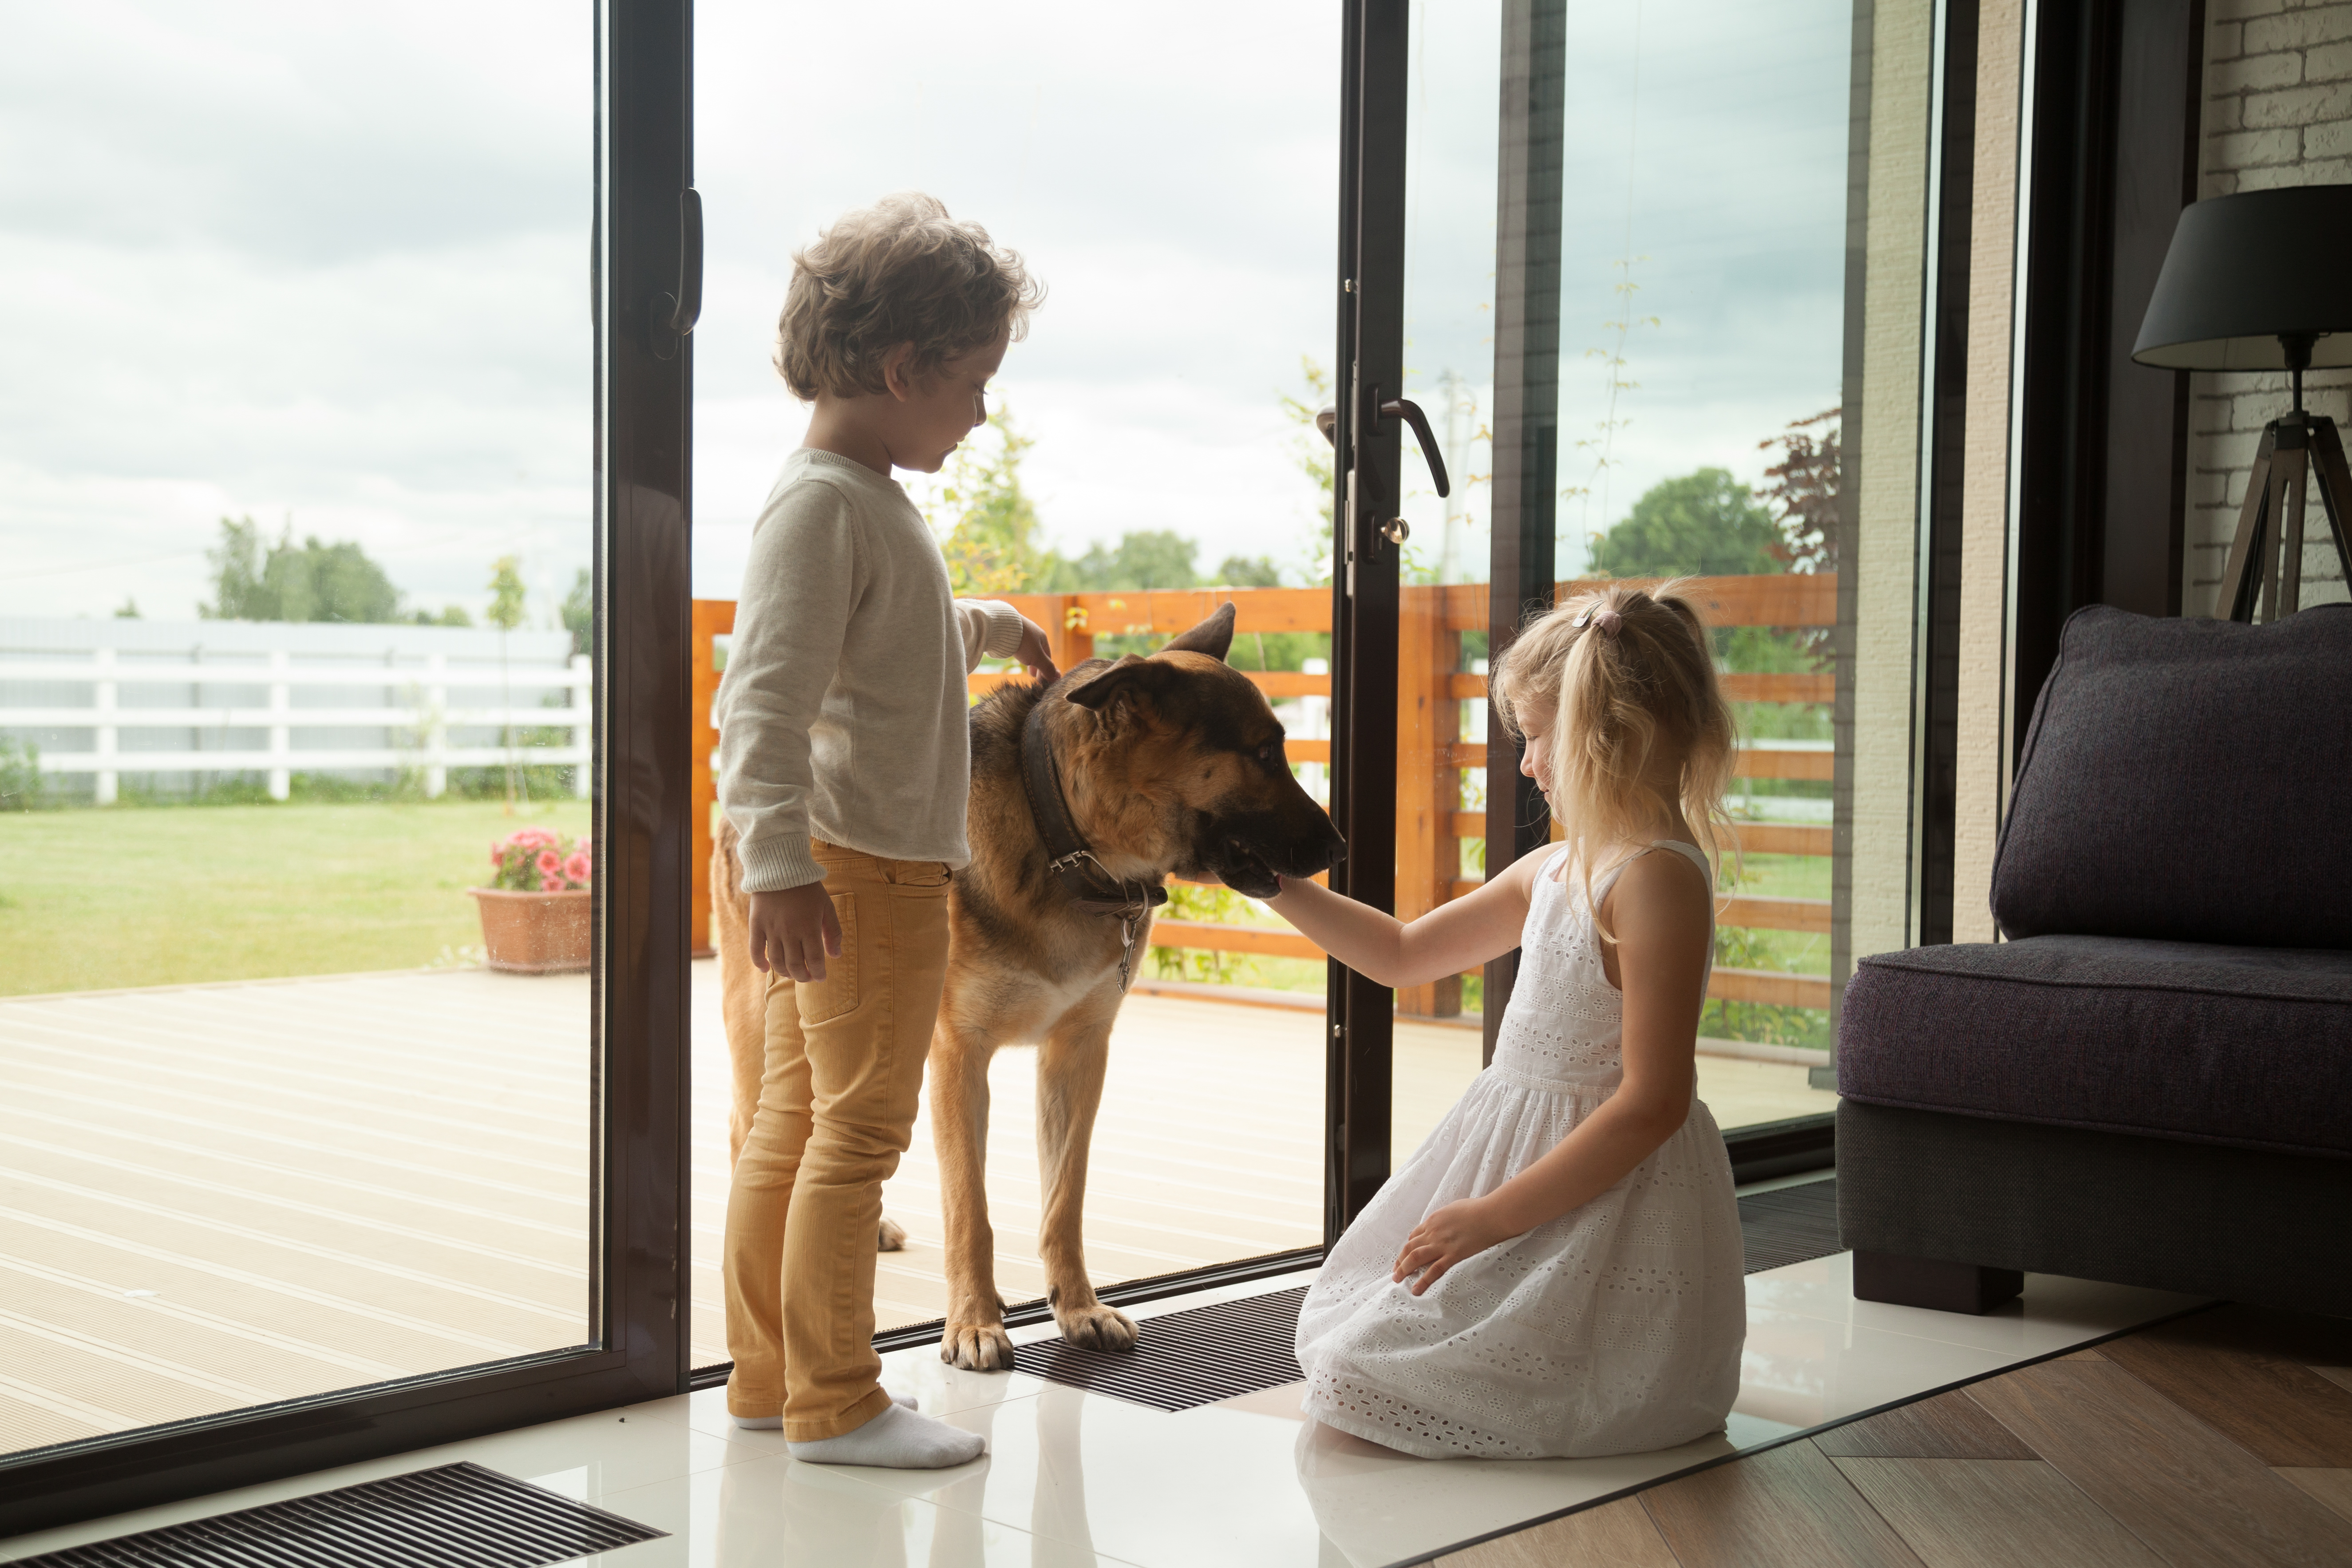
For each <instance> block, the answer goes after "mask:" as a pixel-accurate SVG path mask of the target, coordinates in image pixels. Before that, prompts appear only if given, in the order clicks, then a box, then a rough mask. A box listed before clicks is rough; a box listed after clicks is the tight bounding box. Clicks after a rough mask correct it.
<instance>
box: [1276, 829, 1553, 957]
mask: <svg viewBox="0 0 2352 1568" xmlns="http://www.w3.org/2000/svg"><path fill="white" fill-rule="evenodd" d="M1548 858H1549V851H1547V852H1546V853H1544V854H1538V855H1528V856H1522V857H1521V858H1519V859H1517V860H1515V861H1513V862H1512V863H1511V865H1510V867H1509V868H1508V869H1507V870H1505V871H1504V873H1503V874H1502V875H1501V876H1499V877H1496V878H1494V879H1491V880H1489V881H1488V882H1487V883H1486V886H1484V887H1482V888H1480V889H1478V890H1477V891H1476V892H1475V893H1472V894H1470V895H1468V896H1467V897H1465V898H1459V899H1455V900H1454V901H1453V902H1451V903H1447V904H1441V905H1439V906H1438V907H1437V908H1436V909H1434V910H1431V911H1430V912H1429V913H1427V914H1425V915H1423V916H1422V917H1421V918H1420V919H1419V920H1417V921H1413V922H1412V924H1411V925H1406V924H1404V923H1402V921H1399V920H1398V919H1397V918H1396V917H1395V916H1394V915H1386V914H1382V913H1381V911H1380V910H1376V909H1373V908H1372V907H1371V906H1370V905H1369V904H1360V903H1358V902H1356V900H1353V899H1350V898H1346V897H1343V896H1341V895H1340V894H1338V893H1335V892H1333V891H1331V889H1328V888H1323V887H1318V886H1317V885H1316V884H1315V883H1313V882H1310V881H1307V880H1305V879H1300V878H1291V877H1285V878H1283V879H1282V890H1281V891H1280V892H1278V893H1276V895H1275V896H1274V897H1273V898H1271V899H1268V900H1266V906H1267V907H1268V908H1269V909H1271V910H1274V912H1275V913H1276V914H1278V915H1280V916H1281V917H1282V918H1283V919H1284V920H1286V921H1289V922H1290V923H1291V924H1292V925H1295V926H1297V928H1298V929H1299V930H1300V931H1304V932H1306V933H1307V935H1308V936H1310V937H1312V938H1313V939H1314V940H1315V945H1316V946H1318V947H1319V948H1321V949H1322V950H1323V951H1324V952H1328V953H1329V954H1330V955H1331V956H1332V957H1334V958H1336V959H1338V960H1339V962H1340V963H1344V964H1346V965H1347V966H1348V967H1349V968H1350V969H1352V970H1354V971H1355V972H1356V973H1359V974H1360V975H1362V976H1363V977H1364V978H1365V979H1367V980H1370V981H1371V982H1372V983H1373V984H1376V985H1420V984H1425V983H1426V982H1429V981H1432V980H1442V979H1444V977H1445V976H1446V975H1449V974H1459V973H1462V972H1463V971H1464V970H1465V969H1475V968H1477V967H1478V965H1480V964H1482V963H1486V961H1487V960H1488V959H1490V958H1493V957H1495V956H1496V954H1498V953H1505V952H1510V951H1511V949H1513V948H1515V947H1517V946H1518V945H1519V932H1520V931H1521V930H1522V929H1524V928H1525V927H1526V925H1527V923H1528V898H1529V896H1530V893H1531V890H1532V879H1533V878H1534V875H1535V873H1536V871H1537V869H1538V868H1539V867H1541V865H1542V864H1543V862H1544V861H1545V860H1546V859H1548Z"/></svg>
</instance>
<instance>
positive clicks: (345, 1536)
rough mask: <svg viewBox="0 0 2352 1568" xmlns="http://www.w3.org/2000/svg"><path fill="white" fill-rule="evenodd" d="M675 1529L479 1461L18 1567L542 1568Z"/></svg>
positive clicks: (192, 1523) (76, 1548)
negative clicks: (534, 1483) (647, 1523)
mask: <svg viewBox="0 0 2352 1568" xmlns="http://www.w3.org/2000/svg"><path fill="white" fill-rule="evenodd" d="M664 1533H665V1532H664V1531H658V1530H649V1529H647V1528H646V1526H644V1525H642V1524H638V1523H636V1522H635V1521H631V1520H626V1519H623V1518H621V1517H620V1516H619V1515H617V1514H610V1513H606V1512H604V1510H602V1509H593V1508H590V1507H588V1506H586V1505H585V1504H583V1503H576V1502H573V1501H572V1500H571V1499H569V1498H565V1497H559V1496H557V1495H556V1494H555V1493H553V1492H551V1491H547V1490H545V1489H541V1488H539V1487H534V1486H530V1485H529V1484H527V1483H525V1482H522V1481H519V1480H516V1479H514V1478H513V1477H511V1476H502V1475H500V1474H499V1472H498V1471H496V1470H490V1469H485V1468H482V1467H481V1466H479V1465H443V1466H440V1467H438V1468H434V1469H430V1470H417V1471H415V1472H413V1473H411V1474H409V1475H404V1476H392V1477H389V1478H387V1479H383V1480H380V1481H368V1482H365V1483H363V1484H362V1485H359V1486H355V1487H343V1488H341V1489H337V1490H335V1491H331V1492H319V1493H316V1494H314V1495H312V1496H310V1497H300V1498H289V1499H288V1500H286V1501H284V1502H273V1503H268V1504H265V1505H264V1506H262V1507H260V1508H248V1509H244V1510H240V1511H238V1512H236V1513H224V1514H217V1515H215V1516H214V1517H213V1518H211V1519H197V1520H191V1521H188V1522H187V1523H185V1524H174V1525H171V1526H169V1527H167V1528H165V1529H163V1530H150V1531H142V1532H141V1533H140V1534H137V1535H124V1536H118V1537H116V1538H115V1539H114V1540H112V1541H100V1542H94V1543H92V1544H90V1545H89V1546H74V1547H68V1548H67V1549H66V1550H64V1551H62V1552H47V1553H45V1554H44V1555H42V1556H39V1557H27V1558H24V1559H22V1560H21V1561H20V1562H19V1563H16V1568H131V1565H133V1564H137V1565H138V1568H181V1565H183V1564H185V1565H186V1568H198V1565H201V1568H541V1565H542V1564H545V1563H567V1562H570V1561H571V1560H572V1559H573V1558H575V1557H585V1556H587V1555H589V1554H590V1553H591V1552H610V1551H613V1550H614V1549H615V1548H617V1547H622V1546H631V1545H635V1543H636V1542H640V1541H655V1540H658V1539H659V1538H660V1537H661V1536H662V1535H663V1534H664Z"/></svg>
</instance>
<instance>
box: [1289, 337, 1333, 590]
mask: <svg viewBox="0 0 2352 1568" xmlns="http://www.w3.org/2000/svg"><path fill="white" fill-rule="evenodd" d="M1298 370H1299V374H1300V377H1301V378H1302V379H1303V380H1304V381H1305V382H1306V383H1307V395H1306V396H1304V397H1294V396H1292V395H1290V394H1289V393H1283V394H1281V395H1280V396H1281V399H1282V412H1283V415H1284V416H1285V417H1286V418H1287V419H1289V421H1290V422H1291V423H1292V424H1293V425H1295V426H1297V431H1296V432H1295V433H1294V434H1293V436H1292V437H1291V454H1290V455H1291V458H1292V460H1293V461H1295V462H1296V463H1297V465H1298V471H1299V472H1300V473H1302V474H1305V475H1306V476H1307V479H1308V480H1309V481H1310V482H1311V483H1312V484H1313V485H1314V486H1315V491H1316V495H1317V497H1318V500H1317V502H1316V510H1317V512H1318V515H1319V516H1320V517H1321V518H1322V520H1323V521H1322V526H1321V527H1319V528H1310V529H1308V530H1307V534H1306V536H1305V537H1304V538H1303V539H1301V540H1300V542H1299V559H1300V564H1301V566H1302V567H1303V569H1304V571H1305V573H1306V578H1307V582H1309V583H1311V584H1316V585H1318V586H1328V585H1329V584H1330V581H1331V557H1332V553H1333V551H1332V531H1331V516H1332V505H1333V497H1334V496H1335V495H1336V494H1337V490H1338V482H1339V475H1338V474H1337V472H1336V471H1335V470H1334V468H1333V462H1334V458H1335V456H1336V454H1335V452H1334V450H1333V447H1332V444H1331V441H1330V438H1329V437H1327V436H1325V435H1324V434H1323V432H1322V431H1320V430H1318V429H1317V428H1316V427H1315V416H1316V415H1317V414H1318V412H1319V411H1320V410H1322V409H1323V408H1324V407H1326V406H1327V405H1329V404H1330V403H1331V374H1330V372H1328V371H1327V370H1325V369H1324V368H1323V367H1322V366H1321V365H1319V364H1317V363H1315V360H1314V357H1313V356H1312V355H1309V354H1301V355H1299V356H1298Z"/></svg>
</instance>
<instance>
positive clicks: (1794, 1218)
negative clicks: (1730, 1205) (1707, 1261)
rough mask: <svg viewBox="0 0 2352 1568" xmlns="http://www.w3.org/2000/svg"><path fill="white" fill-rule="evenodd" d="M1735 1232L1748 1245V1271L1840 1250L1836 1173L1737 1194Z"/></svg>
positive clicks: (1778, 1266)
mask: <svg viewBox="0 0 2352 1568" xmlns="http://www.w3.org/2000/svg"><path fill="white" fill-rule="evenodd" d="M1739 1234H1740V1237H1741V1239H1743V1240H1744V1241H1746V1242H1747V1244H1748V1273H1750V1274H1755V1273H1759V1272H1761V1271H1762V1270H1764V1269H1767V1268H1783V1267H1785V1266H1787V1265H1789V1264H1791V1263H1805V1262H1810V1261H1811V1259H1813V1258H1827V1257H1829V1256H1830V1255H1831V1254H1832V1253H1836V1252H1843V1251H1844V1250H1845V1248H1844V1247H1841V1246H1839V1245H1838V1223H1837V1178H1836V1177H1835V1176H1831V1177H1829V1178H1827V1179H1826V1180H1823V1181H1819V1182H1801V1183H1800V1184H1797V1185H1796V1186H1793V1187H1776V1188H1774V1189H1773V1190H1772V1191H1770V1192H1769V1193H1754V1194H1749V1195H1748V1196H1747V1197H1744V1198H1742V1199H1740V1200H1739Z"/></svg>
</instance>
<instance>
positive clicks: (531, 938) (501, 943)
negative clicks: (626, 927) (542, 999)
mask: <svg viewBox="0 0 2352 1568" xmlns="http://www.w3.org/2000/svg"><path fill="white" fill-rule="evenodd" d="M467 892H469V893H471V894H473V895H474V902H475V904H476V905H477V906H478V907H479V909H480V910H481V911H482V945H483V946H485V947H487V948H488V949H489V952H490V967H491V968H492V969H504V970H509V971H511V972H513V973H518V974H559V973H567V972H570V971H574V970H582V969H585V968H587V967H588V904H589V899H590V896H591V895H590V894H589V891H588V889H585V888H583V889H579V890H578V891H577V892H571V893H510V892H509V891H507V890H506V889H504V888H468V889H467Z"/></svg>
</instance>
